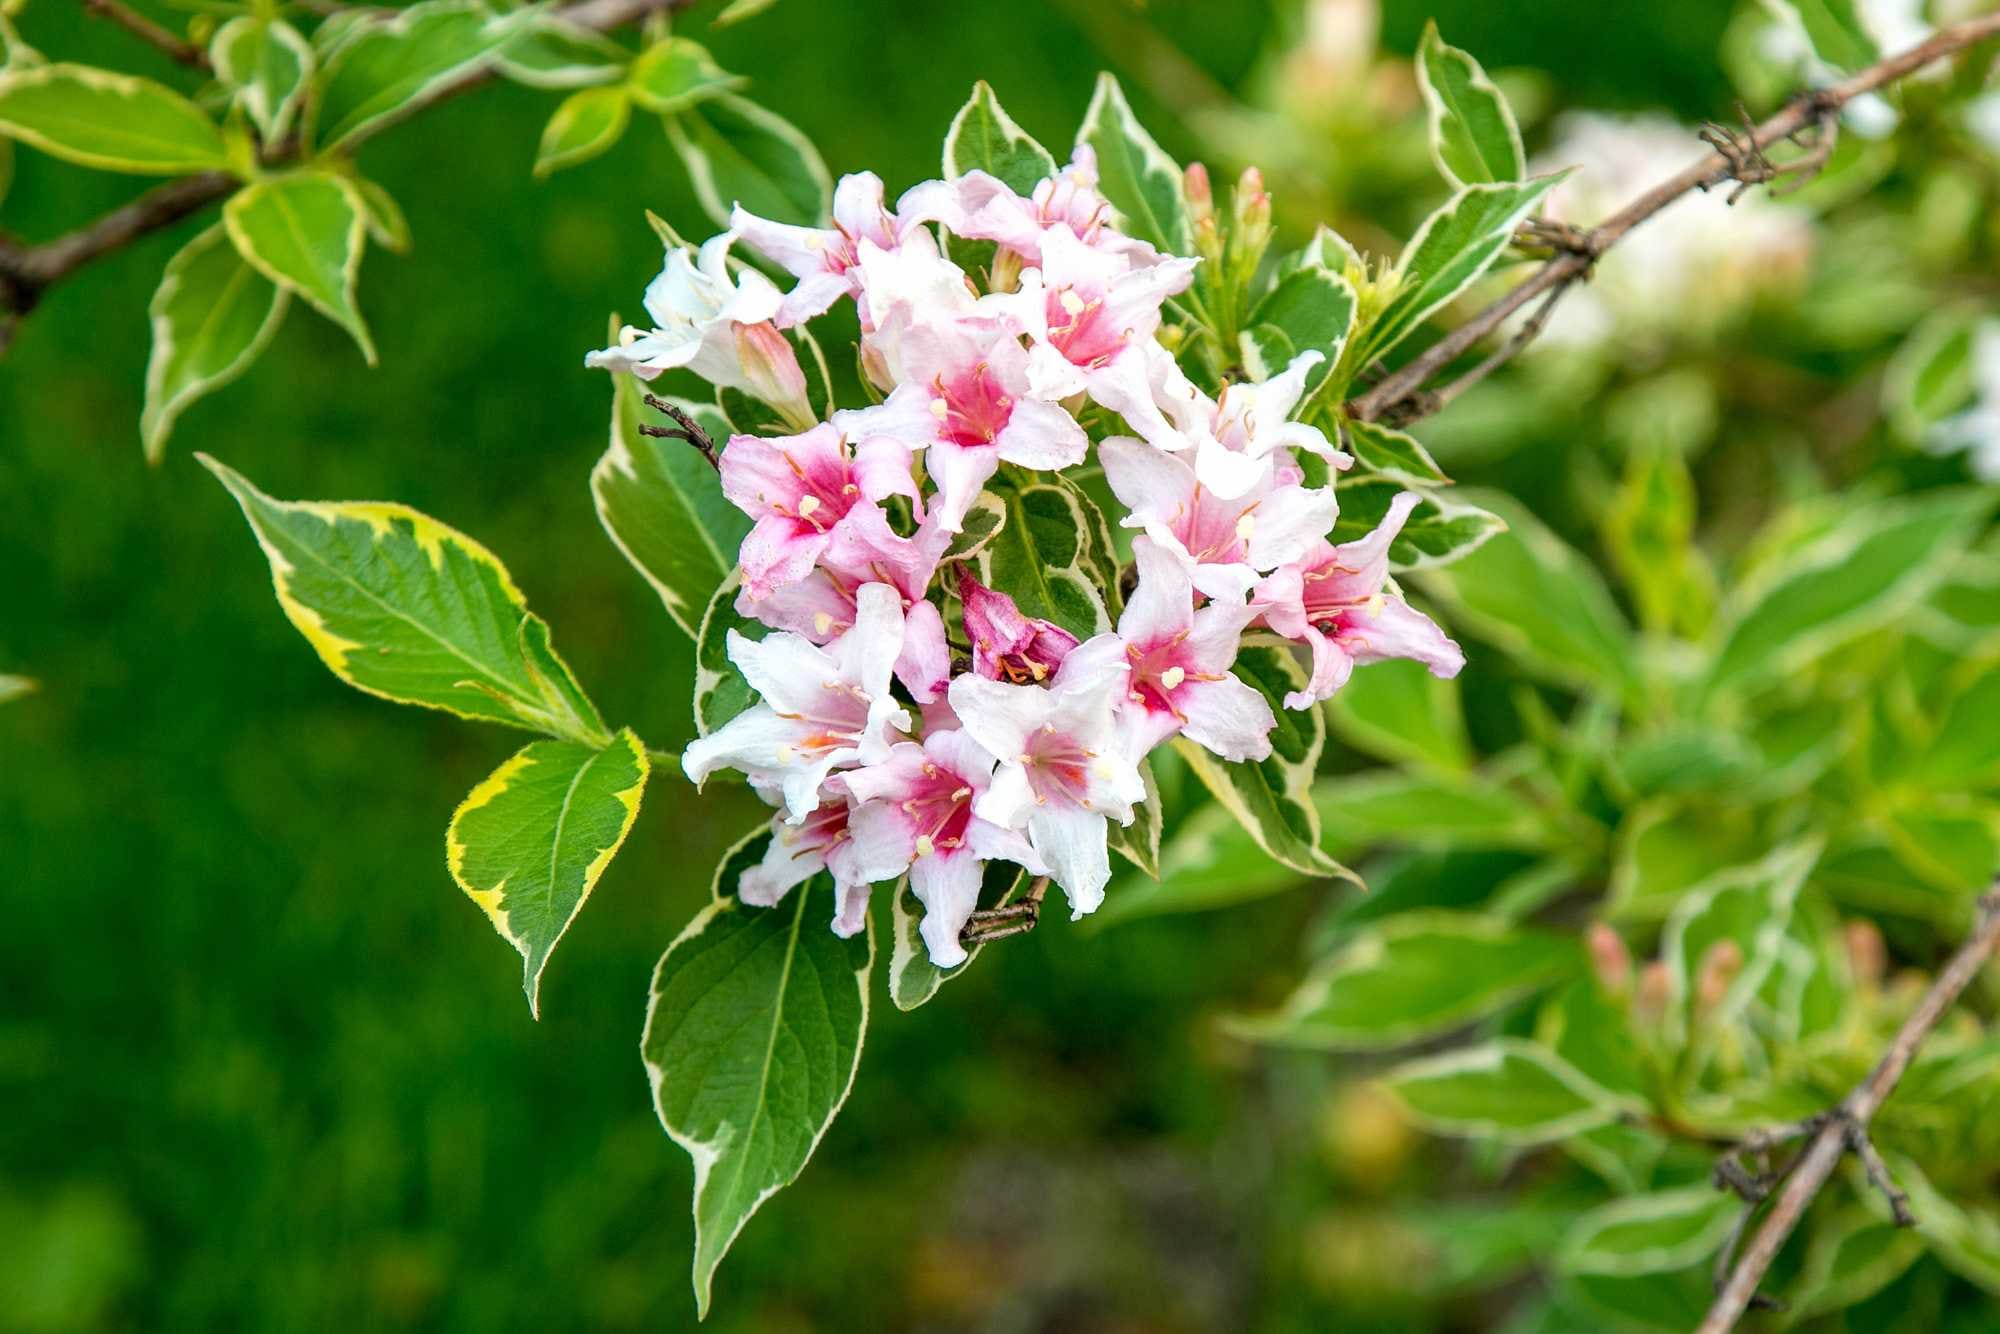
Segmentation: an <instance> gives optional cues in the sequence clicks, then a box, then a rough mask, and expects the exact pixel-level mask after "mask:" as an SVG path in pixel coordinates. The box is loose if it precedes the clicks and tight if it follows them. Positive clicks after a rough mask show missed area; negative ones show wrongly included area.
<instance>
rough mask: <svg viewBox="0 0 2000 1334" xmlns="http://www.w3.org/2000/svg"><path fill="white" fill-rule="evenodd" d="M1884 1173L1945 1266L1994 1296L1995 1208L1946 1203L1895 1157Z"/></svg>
mask: <svg viewBox="0 0 2000 1334" xmlns="http://www.w3.org/2000/svg"><path fill="white" fill-rule="evenodd" d="M1889 1175H1890V1177H1892V1178H1893V1179H1894V1180H1895V1182H1896V1184H1897V1185H1899V1186H1901V1187H1902V1188H1903V1190H1904V1191H1905V1192H1906V1193H1907V1194H1908V1195H1909V1197H1910V1212H1911V1213H1913V1214H1915V1215H1916V1218H1917V1231H1918V1232H1919V1233H1921V1234H1922V1235H1923V1238H1924V1240H1925V1241H1927V1242H1929V1243H1930V1247H1931V1251H1932V1253H1933V1254H1935V1255H1936V1256H1937V1258H1938V1259H1939V1260H1940V1261H1941V1262H1942V1263H1943V1264H1944V1266H1945V1268H1947V1269H1949V1270H1951V1271H1952V1272H1953V1273H1955V1274H1957V1275H1958V1276H1959V1277H1960V1278H1963V1279H1966V1280H1967V1281H1969V1282H1972V1283H1976V1284H1978V1285H1979V1286H1980V1287H1982V1288H1984V1289H1986V1291H1988V1292H1990V1293H1995V1294H2000V1210H1995V1209H1994V1208H1993V1206H1992V1205H1990V1204H1985V1203H1971V1202H1960V1201H1958V1200H1954V1199H1952V1198H1951V1197H1949V1196H1947V1195H1945V1194H1944V1193H1943V1192H1942V1191H1940V1190H1939V1189H1938V1188H1937V1187H1936V1186H1934V1185H1932V1184H1931V1180H1930V1178H1929V1177H1927V1176H1925V1175H1924V1174H1923V1172H1922V1171H1920V1170H1919V1169H1918V1167H1917V1165H1916V1163H1915V1162H1913V1161H1911V1160H1910V1159H1908V1158H1905V1157H1903V1156H1902V1155H1900V1154H1898V1155H1895V1156H1894V1157H1891V1158H1890V1159H1889Z"/></svg>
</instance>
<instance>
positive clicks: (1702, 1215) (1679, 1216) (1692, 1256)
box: [1557, 1182, 1743, 1278]
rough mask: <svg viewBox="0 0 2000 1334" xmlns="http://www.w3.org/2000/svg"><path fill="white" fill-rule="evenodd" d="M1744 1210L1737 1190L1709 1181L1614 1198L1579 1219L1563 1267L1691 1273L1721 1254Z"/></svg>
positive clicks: (1611, 1271) (1569, 1238)
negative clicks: (1693, 1267) (1688, 1270)
mask: <svg viewBox="0 0 2000 1334" xmlns="http://www.w3.org/2000/svg"><path fill="white" fill-rule="evenodd" d="M1742 1207H1743V1206H1742V1201H1740V1200H1738V1199H1737V1198H1736V1196H1735V1194H1734V1193H1733V1192H1730V1191H1725V1190H1717V1189H1716V1188H1715V1187H1714V1186H1711V1185H1708V1184H1707V1183H1705V1182H1704V1183H1703V1184H1701V1185H1698V1186H1683V1187H1681V1188H1679V1189H1678V1190H1663V1191H1656V1192H1654V1193H1652V1194H1650V1195H1634V1196H1631V1197H1629V1198H1627V1199H1622V1200H1613V1201H1612V1202H1611V1203H1609V1204H1601V1205H1599V1206H1598V1207H1597V1208H1595V1209H1592V1210H1590V1211H1589V1212H1587V1213H1585V1214H1584V1215H1583V1216H1581V1217H1580V1218H1578V1219H1577V1220H1576V1225H1575V1226H1574V1227H1572V1228H1571V1229H1570V1233H1569V1235H1568V1236H1567V1237H1565V1238H1564V1239H1563V1244H1562V1250H1561V1253H1560V1255H1559V1256H1558V1258H1557V1263H1558V1264H1559V1265H1560V1266H1561V1267H1562V1269H1564V1270H1565V1271H1566V1272H1568V1273H1572V1274H1607V1275H1611V1276H1614V1277H1621V1278H1629V1277H1631V1276H1633V1275H1635V1274H1657V1273H1662V1272H1664V1271H1667V1270H1674V1269H1685V1268H1687V1267H1688V1266H1689V1265H1691V1264H1695V1263H1696V1262H1698V1261H1701V1260H1705V1259H1707V1258H1708V1257H1709V1256H1710V1255H1713V1254H1714V1253H1715V1249H1716V1247H1718V1246H1720V1245H1722V1242H1723V1238H1725V1237H1727V1236H1728V1235H1729V1229H1730V1227H1731V1226H1732V1225H1733V1224H1734V1223H1735V1221H1736V1215H1737V1213H1738V1212H1739V1211H1740V1210H1741V1209H1742Z"/></svg>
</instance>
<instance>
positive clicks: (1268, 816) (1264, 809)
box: [1174, 644, 1360, 884]
mask: <svg viewBox="0 0 2000 1334" xmlns="http://www.w3.org/2000/svg"><path fill="white" fill-rule="evenodd" d="M1230 670H1231V671H1232V672H1233V673H1234V674H1235V676H1236V678H1237V679H1238V680H1240V681H1242V682H1243V683H1244V684H1245V685H1247V686H1250V687H1251V688H1252V689H1254V690H1257V691H1258V692H1260V693H1261V694H1262V695H1263V696H1264V699H1265V702H1266V703H1268V704H1269V705H1270V706H1271V714H1272V716H1273V717H1274V718H1276V719H1277V726H1276V727H1273V728H1272V729H1271V734H1270V735H1271V754H1270V756H1269V757H1268V758H1265V759H1262V760H1245V761H1243V762H1242V763H1240V764H1230V763H1227V762H1225V761H1223V760H1221V759H1218V758H1217V757H1216V756H1215V755H1213V754H1212V753H1210V752H1209V751H1207V750H1204V749H1203V748H1202V747H1200V746H1197V745H1195V744H1193V743H1192V742H1190V741H1188V740H1186V739H1185V738H1176V739H1175V741H1174V748H1175V749H1176V750H1177V751H1179V752H1180V755H1181V758H1182V759H1184V760H1186V761H1187V762H1188V767H1189V768H1191V769H1193V770H1194V773H1195V776H1196V777H1197V778H1199V779H1201V781H1202V785H1203V786H1204V787H1206V788H1207V789H1208V790H1209V791H1210V792H1211V793H1213V794H1214V796H1215V799H1216V800H1217V801H1218V802H1220V803H1221V804H1222V806H1223V807H1224V808H1225V809H1226V810H1228V811H1229V813H1230V814H1231V815H1234V816H1235V817H1236V818H1237V820H1239V821H1240V822H1242V825H1243V827H1244V828H1245V829H1246V830H1248V831H1249V833H1250V836H1251V838H1253V839H1255V840H1256V842H1257V846H1258V847H1260V848H1262V849H1264V851H1265V852H1267V853H1269V854H1270V855H1271V856H1272V857H1274V858H1276V859H1277V860H1278V861H1280V862H1282V863H1284V864H1285V865H1286V866H1289V867H1291V868H1292V869H1293V870H1295V871H1298V872H1299V873H1300V874H1302V875H1313V876H1329V875H1330V876H1340V877H1342V878H1344V879H1347V880H1352V881H1354V882H1355V883H1356V884H1359V883H1360V881H1359V880H1358V879H1357V878H1356V876H1355V874H1354V873H1353V872H1352V871H1350V870H1348V869H1347V868H1346V867H1345V866H1342V865H1341V864H1340V863H1339V862H1337V861H1335V860H1334V859H1333V858H1332V857H1330V856H1328V855H1327V854H1326V851H1325V849H1323V848H1322V847H1321V846H1320V825H1319V812H1318V811H1316V810H1315V809H1314V808H1313V803H1312V780H1313V772H1314V770H1315V769H1316V768H1317V767H1318V765H1319V755H1320V750H1321V749H1322V748H1323V747H1324V746H1325V744H1326V720H1325V717H1324V715H1322V714H1321V712H1320V711H1319V710H1318V709H1287V708H1286V707H1285V704H1284V699H1285V695H1286V694H1288V693H1289V692H1291V691H1294V690H1303V689H1304V688H1305V685H1306V672H1305V668H1304V667H1302V666H1301V665H1300V664H1299V661H1298V659H1297V658H1296V657H1295V656H1294V655H1293V654H1292V652H1291V651H1290V650H1289V649H1283V648H1274V647H1269V646H1265V645H1256V644H1246V645H1245V646H1244V647H1243V648H1242V650H1241V651H1240V652H1238V654H1237V655H1236V664H1235V666H1234V667H1232V668H1231V669H1230Z"/></svg>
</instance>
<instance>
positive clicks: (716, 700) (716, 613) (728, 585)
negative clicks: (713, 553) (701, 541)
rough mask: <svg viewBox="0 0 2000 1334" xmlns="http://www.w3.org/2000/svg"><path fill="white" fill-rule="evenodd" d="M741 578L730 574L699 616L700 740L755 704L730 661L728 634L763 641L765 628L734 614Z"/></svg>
mask: <svg viewBox="0 0 2000 1334" xmlns="http://www.w3.org/2000/svg"><path fill="white" fill-rule="evenodd" d="M740 580H741V575H740V574H739V573H738V572H737V571H735V570H731V571H730V572H729V576H728V577H727V578H726V579H724V580H723V581H722V583H721V584H719V585H718V586H717V587H716V590H715V594H714V596H713V597H711V598H710V599H709V602H708V606H707V608H706V609H705V610H704V611H703V613H702V618H701V624H700V626H699V627H698V628H697V630H696V632H695V644H694V724H695V729H696V731H698V732H699V733H700V734H701V735H702V736H707V735H709V734H710V733H711V732H714V731H716V730H717V729H719V728H720V727H721V726H722V725H723V724H724V723H726V722H728V721H729V720H730V719H731V718H734V717H735V716H736V715H737V714H739V713H741V712H743V710H745V709H747V708H749V707H750V706H751V705H752V704H755V703H756V702H757V699H758V696H757V692H756V691H755V690H753V689H751V687H750V683H749V682H748V681H747V680H745V679H744V677H743V673H742V672H740V671H738V670H737V668H736V664H735V663H734V662H731V661H730V659H729V632H730V631H731V630H734V631H736V633H738V634H740V635H743V636H745V637H747V638H750V639H762V638H763V637H764V627H763V626H762V625H759V624H758V623H757V622H756V621H753V620H751V619H750V618H749V617H747V616H744V615H743V614H741V613H740V612H738V611H737V610H736V591H737V588H738V587H739V584H740Z"/></svg>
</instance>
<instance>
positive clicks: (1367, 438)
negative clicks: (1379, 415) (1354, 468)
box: [1340, 421, 1497, 531]
mask: <svg viewBox="0 0 2000 1334" xmlns="http://www.w3.org/2000/svg"><path fill="white" fill-rule="evenodd" d="M1340 433H1341V436H1342V443H1343V444H1345V445H1346V447H1347V452H1348V453H1350V454H1352V455H1353V456H1354V461H1355V463H1357V464H1359V465H1360V466H1361V467H1362V468H1364V469H1366V470H1367V471H1368V472H1369V473H1372V474H1373V475H1375V476H1377V477H1380V478H1382V479H1383V480H1385V481H1390V482H1396V483H1399V484H1401V485H1403V486H1443V485H1447V484H1449V483H1450V481H1451V478H1449V477H1447V476H1445V475H1444V469H1443V468H1440V467H1438V465H1437V460H1436V459H1434V458H1432V457H1431V452H1430V451H1429V450H1428V449H1425V448H1424V447H1423V445H1422V444H1421V443H1419V442H1418V440H1417V438H1416V437H1415V436H1413V435H1410V434H1408V433H1407V432H1404V431H1399V430H1397V429H1396V428H1395V427H1393V426H1384V425H1382V423H1380V422H1362V421H1342V422H1341V424H1340ZM1496 531H1497V529H1496Z"/></svg>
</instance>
